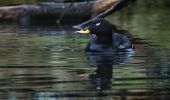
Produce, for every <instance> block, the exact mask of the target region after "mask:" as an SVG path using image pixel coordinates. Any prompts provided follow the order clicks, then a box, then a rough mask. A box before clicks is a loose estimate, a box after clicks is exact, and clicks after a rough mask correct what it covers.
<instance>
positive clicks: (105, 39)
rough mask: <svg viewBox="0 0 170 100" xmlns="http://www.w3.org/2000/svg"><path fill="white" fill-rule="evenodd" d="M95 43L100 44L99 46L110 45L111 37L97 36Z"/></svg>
mask: <svg viewBox="0 0 170 100" xmlns="http://www.w3.org/2000/svg"><path fill="white" fill-rule="evenodd" d="M96 40H97V43H101V44H112V35H108V36H100V35H97V39H96Z"/></svg>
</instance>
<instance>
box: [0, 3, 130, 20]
mask: <svg viewBox="0 0 170 100" xmlns="http://www.w3.org/2000/svg"><path fill="white" fill-rule="evenodd" d="M120 1H131V0H97V1H89V2H72V3H71V2H69V3H55V2H51V3H39V4H30V5H16V6H5V7H0V21H11V20H12V21H20V22H25V21H27V22H28V21H31V20H33V21H38V20H41V19H42V20H43V21H46V20H53V21H54V20H55V21H56V20H61V19H64V20H68V19H69V20H77V19H79V20H81V19H85V20H87V19H89V18H91V17H92V16H94V15H98V14H101V13H103V12H105V11H107V10H108V9H109V8H111V7H114V6H116V5H118V3H119V2H120Z"/></svg>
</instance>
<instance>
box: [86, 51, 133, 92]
mask: <svg viewBox="0 0 170 100" xmlns="http://www.w3.org/2000/svg"><path fill="white" fill-rule="evenodd" d="M133 54H134V51H131V52H119V54H117V53H116V52H115V53H114V54H113V53H100V52H99V53H98V52H91V53H89V54H87V56H88V60H89V62H90V63H92V64H94V65H95V66H96V67H97V69H96V71H95V74H94V73H92V74H90V76H89V77H90V79H91V81H92V82H93V83H95V87H96V89H97V90H105V89H110V88H111V87H112V75H113V71H112V70H113V66H114V65H118V64H126V63H128V61H129V60H130V58H131V57H132V56H133Z"/></svg>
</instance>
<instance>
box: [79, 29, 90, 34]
mask: <svg viewBox="0 0 170 100" xmlns="http://www.w3.org/2000/svg"><path fill="white" fill-rule="evenodd" d="M76 32H77V33H81V34H90V30H88V29H86V30H80V31H76Z"/></svg>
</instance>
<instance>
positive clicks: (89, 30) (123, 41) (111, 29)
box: [76, 18, 134, 52]
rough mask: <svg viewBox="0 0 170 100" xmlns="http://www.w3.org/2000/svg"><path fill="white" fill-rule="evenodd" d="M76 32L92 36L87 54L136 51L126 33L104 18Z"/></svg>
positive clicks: (86, 50)
mask: <svg viewBox="0 0 170 100" xmlns="http://www.w3.org/2000/svg"><path fill="white" fill-rule="evenodd" d="M76 32H77V33H80V34H90V41H89V42H88V44H87V46H86V48H85V52H128V51H131V50H133V49H134V47H133V45H132V42H131V41H130V39H129V38H128V37H127V36H126V35H125V34H124V31H123V30H118V28H117V27H116V26H115V25H113V24H111V23H110V22H109V21H107V20H106V19H104V18H97V19H95V20H93V21H92V22H91V23H90V25H89V26H88V27H86V28H84V29H81V30H79V31H76Z"/></svg>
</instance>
